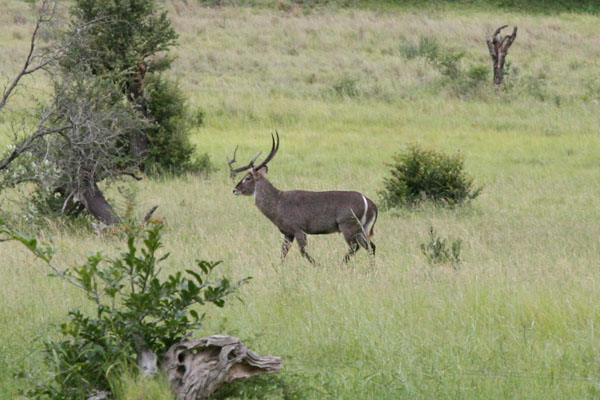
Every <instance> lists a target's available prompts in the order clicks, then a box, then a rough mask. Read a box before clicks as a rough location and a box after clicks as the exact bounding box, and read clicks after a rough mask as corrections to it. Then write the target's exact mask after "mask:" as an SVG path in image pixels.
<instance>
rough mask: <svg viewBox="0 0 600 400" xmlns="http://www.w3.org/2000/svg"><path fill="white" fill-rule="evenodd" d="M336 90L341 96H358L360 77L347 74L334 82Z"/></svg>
mask: <svg viewBox="0 0 600 400" xmlns="http://www.w3.org/2000/svg"><path fill="white" fill-rule="evenodd" d="M333 90H334V92H335V93H336V94H337V95H338V96H340V97H351V98H354V97H358V96H359V95H360V91H359V90H358V79H356V78H351V77H348V76H345V77H343V78H341V79H339V80H338V81H336V82H335V83H334V84H333Z"/></svg>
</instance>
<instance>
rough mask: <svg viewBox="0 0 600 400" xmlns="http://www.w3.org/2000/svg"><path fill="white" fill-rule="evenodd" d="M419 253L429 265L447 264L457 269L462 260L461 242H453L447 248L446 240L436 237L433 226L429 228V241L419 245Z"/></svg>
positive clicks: (458, 240)
mask: <svg viewBox="0 0 600 400" xmlns="http://www.w3.org/2000/svg"><path fill="white" fill-rule="evenodd" d="M419 247H420V249H421V252H422V253H423V255H424V256H425V258H426V259H427V262H429V264H431V265H437V264H448V265H450V266H452V268H454V269H458V265H459V264H460V262H461V260H462V258H461V255H460V251H461V247H462V240H460V239H457V240H453V241H452V242H451V243H450V247H448V239H442V238H441V237H439V236H438V235H437V233H436V232H435V230H434V229H433V226H432V227H430V228H429V241H428V242H426V243H421V244H420V245H419Z"/></svg>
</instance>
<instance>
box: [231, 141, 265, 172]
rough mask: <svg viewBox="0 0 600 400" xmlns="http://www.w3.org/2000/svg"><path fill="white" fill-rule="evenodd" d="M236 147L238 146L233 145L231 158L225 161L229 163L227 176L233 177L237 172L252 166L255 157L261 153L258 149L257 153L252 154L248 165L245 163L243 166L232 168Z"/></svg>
mask: <svg viewBox="0 0 600 400" xmlns="http://www.w3.org/2000/svg"><path fill="white" fill-rule="evenodd" d="M237 149H238V147H237V146H235V150H234V151H233V158H232V159H231V160H230V161H227V164H228V165H229V177H230V178H235V176H236V175H237V174H238V173H240V172H242V171H245V170H247V169H250V168H252V167H253V166H254V162H255V161H256V159H257V158H258V157H259V156H260V155H261V154H262V151H259V152H258V154H257V155H255V156H254V158H253V159H252V161H250V162H249V163H248V165H245V166H243V167H239V168H232V165H233V163H235V154H236V153H237Z"/></svg>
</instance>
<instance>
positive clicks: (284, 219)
mask: <svg viewBox="0 0 600 400" xmlns="http://www.w3.org/2000/svg"><path fill="white" fill-rule="evenodd" d="M275 135H276V137H275V136H273V134H271V139H272V142H273V143H272V147H271V152H270V153H269V155H268V156H267V157H266V158H265V159H264V160H263V161H262V162H261V163H260V164H258V165H254V162H255V161H256V159H257V158H258V157H259V156H260V154H261V153H258V154H257V155H256V156H255V157H254V158H253V159H252V160H251V161H250V163H248V164H247V165H245V166H243V167H240V168H235V169H234V168H233V167H232V165H233V164H234V163H235V154H236V152H237V146H236V148H235V150H234V152H233V159H232V160H231V161H229V162H228V164H229V170H230V176H231V177H232V178H234V177H235V176H236V175H237V174H238V173H240V172H243V171H248V172H247V173H246V175H244V177H243V178H242V180H241V181H240V182H239V183H238V184H237V185H236V186H235V189H233V194H234V195H236V196H239V195H244V196H253V197H254V202H255V204H256V207H258V209H259V210H260V211H261V212H262V213H263V214H264V215H265V216H266V217H267V218H268V219H269V220H271V222H272V223H273V224H275V226H277V228H278V229H279V231H280V232H281V233H282V234H283V237H284V240H283V246H282V248H281V260H282V261H283V259H285V257H286V255H287V253H288V251H289V249H290V247H291V245H292V243H293V242H294V239H295V240H296V241H297V242H298V245H299V247H300V253H301V254H302V256H303V257H304V258H306V259H307V260H308V261H309V262H310V263H311V264H314V263H315V260H314V259H313V258H312V257H311V256H310V255H309V254H308V253H307V252H306V244H307V241H306V235H320V234H328V233H335V232H341V233H342V234H343V235H344V239H345V240H346V243H348V246H350V250H349V251H348V253H347V254H346V255H345V256H344V258H343V262H344V263H347V262H348V260H349V259H350V258H351V257H352V256H353V255H354V254H355V253H356V252H357V251H358V250H359V248H360V247H359V246H362V247H363V248H364V249H365V250H367V252H369V253H371V255H372V256H375V248H376V246H375V243H373V241H372V238H373V227H374V225H375V221H376V220H377V206H376V205H375V203H373V201H371V200H369V199H368V198H367V197H365V196H364V195H363V194H361V193H358V192H347V191H327V192H310V191H305V190H290V191H282V190H279V189H277V188H276V187H275V186H273V184H272V183H271V182H269V180H268V179H267V171H268V167H267V164H268V163H269V162H270V161H271V160H272V159H273V157H275V154H276V153H277V150H279V134H278V133H277V132H275ZM369 247H370V250H369Z"/></svg>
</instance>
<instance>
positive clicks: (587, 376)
mask: <svg viewBox="0 0 600 400" xmlns="http://www.w3.org/2000/svg"><path fill="white" fill-rule="evenodd" d="M0 7H6V10H7V12H3V13H2V15H0V22H1V23H2V24H3V27H4V28H3V29H2V31H1V32H0V43H2V47H3V49H4V51H3V53H5V54H10V57H2V58H0V71H2V73H3V74H6V75H10V74H11V73H12V72H13V71H16V70H17V68H18V67H19V64H20V63H21V61H20V60H22V58H23V57H22V56H23V55H24V54H25V52H26V49H27V38H28V34H29V32H30V30H31V26H30V25H29V24H28V23H21V18H19V16H21V15H27V8H26V6H24V5H23V4H21V3H17V2H7V1H0ZM167 8H168V9H169V11H170V15H171V17H172V19H173V22H174V26H175V28H176V30H177V31H178V32H179V33H180V45H179V46H178V47H177V48H176V49H175V53H176V55H177V56H178V59H177V61H176V63H175V67H174V70H173V71H172V75H173V76H174V77H175V78H177V79H178V80H179V82H180V83H181V86H182V88H183V89H184V90H185V92H186V93H187V94H188V95H189V97H190V99H191V100H190V101H191V104H192V107H193V108H201V109H203V110H205V112H206V122H205V125H204V126H203V127H201V128H199V129H198V130H197V131H196V132H195V133H194V136H193V140H194V143H195V144H196V145H197V146H198V149H199V150H200V151H202V152H204V151H206V152H208V153H209V154H210V155H211V158H212V159H213V161H214V162H215V164H216V165H217V166H218V167H219V168H220V170H219V171H218V172H216V173H215V174H213V175H211V176H210V177H209V178H203V177H196V176H188V177H184V178H169V179H161V180H151V179H146V180H144V181H142V182H140V183H135V184H131V186H130V188H131V190H133V191H135V193H136V199H137V203H138V213H139V214H140V215H142V214H143V212H144V211H145V210H147V209H148V208H149V207H151V206H152V205H156V204H158V205H159V206H160V208H159V210H158V212H157V214H159V215H161V216H163V217H165V219H166V221H167V224H168V235H167V237H166V246H165V247H166V249H167V250H168V251H170V252H171V253H172V256H171V258H170V259H169V260H170V261H169V270H170V271H176V270H183V269H184V268H186V267H189V266H190V265H192V264H193V261H194V260H195V259H197V258H200V259H210V260H217V259H220V260H223V261H224V263H223V266H222V269H221V271H222V272H223V273H224V274H226V275H229V276H231V277H233V278H242V277H245V276H252V277H253V280H252V281H251V284H249V285H246V286H245V287H244V288H243V290H242V292H241V294H240V297H241V299H242V300H243V302H240V301H237V300H234V299H232V300H231V301H230V302H229V304H228V305H227V306H226V307H225V309H223V310H220V309H219V310H217V309H211V310H209V315H210V318H209V319H208V320H207V321H206V325H205V328H204V329H203V331H201V332H198V333H197V334H198V335H199V336H200V335H205V334H213V333H226V334H232V335H235V336H239V337H240V338H242V339H243V340H244V341H245V342H246V343H247V344H248V345H249V346H250V347H252V348H253V349H255V350H256V351H258V352H259V353H263V354H275V355H281V356H282V357H283V359H284V363H285V370H284V372H283V373H282V374H280V375H279V376H278V377H274V378H270V379H262V380H259V382H260V385H256V386H254V385H252V384H249V385H246V386H243V387H238V390H236V391H234V392H233V393H232V396H234V397H236V398H243V399H249V398H266V399H278V398H308V399H397V398H410V399H434V398H452V399H454V398H460V399H499V398H518V399H547V398H553V399H582V398H598V397H600V340H599V337H598V335H597V329H598V327H599V326H600V308H599V307H600V306H599V304H600V287H599V283H598V282H599V278H600V276H599V275H600V272H599V269H598V266H599V260H600V242H599V240H598V238H599V237H600V224H599V223H598V221H600V197H599V196H598V193H599V191H600V180H599V179H598V176H599V173H600V156H599V154H600V141H599V132H598V129H599V127H600V74H599V71H600V34H599V32H598V29H597V26H598V25H599V24H600V18H599V17H596V16H590V15H585V14H560V15H549V16H543V15H526V14H516V13H505V12H497V11H494V10H490V11H481V10H477V9H469V10H468V12H463V11H461V10H460V9H459V8H453V9H447V10H444V11H436V10H433V9H431V10H427V9H422V10H419V9H414V8H413V9H408V10H406V9H402V8H393V7H386V8H385V9H380V10H377V9H368V8H367V9H334V8H324V9H321V10H317V11H315V10H307V9H302V8H297V7H283V9H282V10H278V9H276V8H245V7H224V8H202V7H199V6H198V5H196V3H195V2H193V1H188V2H187V4H186V3H183V2H172V3H168V4H167ZM504 23H508V24H511V25H518V26H519V35H518V37H517V40H516V41H515V43H514V45H513V47H512V48H511V50H510V52H509V56H508V59H509V60H510V61H511V63H512V65H511V70H512V75H511V76H509V78H508V84H509V86H510V89H509V90H507V91H506V92H503V93H495V92H494V90H493V88H492V87H491V85H489V83H486V84H477V85H472V86H467V87H465V86H457V85H456V82H452V81H449V80H448V79H447V78H444V77H443V76H441V75H440V73H439V72H438V71H437V70H436V69H435V68H434V67H432V66H431V65H430V64H429V63H428V62H426V61H425V60H424V59H423V58H421V57H413V58H411V57H407V50H406V49H407V48H409V47H410V46H415V45H417V44H418V43H419V41H420V40H421V38H423V37H429V38H431V37H434V38H436V39H437V41H438V42H439V44H440V46H442V48H446V49H454V50H456V51H459V50H460V51H464V52H465V56H464V58H463V66H462V68H464V69H465V70H466V69H467V68H468V67H469V66H472V65H490V64H491V62H490V60H489V54H488V53H487V48H486V46H485V41H484V37H485V34H486V33H490V32H492V31H493V30H494V29H495V28H496V27H497V26H499V25H502V24H504ZM490 69H491V65H490ZM488 80H491V77H489V79H488ZM27 85H28V88H29V90H24V91H22V92H21V96H20V97H17V98H15V99H16V101H15V103H14V107H13V108H12V109H11V110H12V112H17V111H18V110H19V107H25V106H27V105H28V104H30V101H29V100H28V96H29V95H30V94H32V93H33V94H36V95H37V94H42V95H43V93H44V87H45V84H44V81H43V79H42V78H41V75H40V76H39V77H38V78H36V79H35V80H33V79H31V80H29V81H27ZM0 123H2V125H0V132H1V133H3V134H4V136H3V139H2V140H6V134H7V133H8V128H9V122H8V120H7V119H6V118H5V119H4V120H3V121H0ZM275 129H277V130H278V131H279V134H280V136H281V148H280V151H279V154H278V155H277V157H276V158H275V159H274V160H273V162H272V163H271V164H270V172H269V174H270V178H271V180H272V182H273V183H274V184H275V185H276V186H278V187H279V188H280V189H299V188H303V189H309V190H325V189H348V190H358V191H361V192H363V193H364V194H365V195H367V196H369V197H370V198H372V199H374V200H376V201H377V191H378V190H381V189H382V180H383V178H384V176H385V175H386V174H387V167H386V166H385V164H384V163H385V162H389V161H390V160H391V156H392V154H394V153H396V152H398V151H401V150H403V149H405V148H406V147H407V146H409V145H411V144H414V143H418V144H421V145H423V146H425V147H429V148H434V149H437V150H441V151H444V152H448V153H454V152H457V151H460V153H461V154H462V155H464V156H465V159H466V168H467V170H468V171H469V172H470V173H471V174H472V175H473V176H474V177H475V178H476V183H477V184H480V185H483V186H484V189H483V192H482V194H481V196H480V197H479V198H477V199H476V200H475V201H474V202H473V204H472V205H470V206H468V207H464V208H461V209H457V210H447V209H437V208H433V207H422V208H419V209H417V210H402V211H390V212H385V213H381V214H380V216H379V219H378V222H377V225H376V226H375V234H376V236H375V242H376V243H377V245H378V254H377V261H376V266H375V267H374V268H372V267H371V266H370V264H369V261H368V258H367V255H366V253H364V252H362V253H359V254H358V255H357V257H356V258H355V260H354V261H353V262H351V263H350V265H348V266H344V265H341V263H340V261H341V258H342V256H343V254H344V253H345V252H346V245H345V243H344V241H343V239H342V237H341V236H339V235H329V236H321V237H314V236H313V237H309V245H308V250H309V252H310V253H311V254H312V255H313V257H315V258H316V259H317V261H318V266H316V267H313V266H311V265H309V264H308V263H307V262H305V261H304V260H303V259H302V258H301V257H300V254H299V251H298V249H297V247H296V246H294V248H293V249H292V251H291V252H290V254H289V256H288V259H287V260H286V261H285V263H283V264H281V263H280V261H279V252H280V246H281V242H282V239H283V238H282V237H281V235H280V234H279V233H278V231H277V229H276V228H275V227H274V226H273V225H272V224H271V223H270V222H269V221H268V220H267V219H266V218H265V217H263V216H262V215H261V214H260V212H259V211H258V210H257V209H256V207H255V206H254V205H253V204H252V200H251V199H250V198H239V197H234V196H233V195H232V193H231V191H232V188H233V186H234V184H235V182H232V181H230V180H229V177H228V172H227V170H226V169H227V166H226V164H225V158H226V157H227V156H230V155H231V153H232V151H233V148H234V147H235V145H238V144H239V150H238V159H239V160H241V162H245V161H246V160H247V159H249V158H250V157H252V156H253V155H254V154H256V152H257V151H259V150H263V151H267V150H268V148H269V145H270V137H269V133H270V132H272V131H273V130H275ZM3 196H5V194H3ZM6 196H10V194H6ZM431 226H432V227H434V228H435V229H436V231H437V232H438V233H439V234H440V235H441V236H443V237H450V238H455V239H461V240H462V241H463V258H464V261H463V262H462V263H461V264H460V267H459V269H458V270H454V269H452V268H450V267H444V266H433V267H432V266H430V265H429V264H428V263H427V261H426V259H425V257H424V256H423V255H422V254H421V250H420V249H419V245H420V244H421V243H423V242H425V241H426V240H427V231H428V229H429V227H431ZM40 236H41V237H42V238H43V239H46V240H49V239H51V238H52V240H53V242H54V244H55V246H56V247H57V249H58V254H57V263H59V264H61V265H65V266H67V265H74V264H76V263H78V262H80V261H81V260H82V259H83V257H84V256H85V255H86V254H87V253H88V252H90V251H95V250H96V249H99V248H102V249H106V250H107V251H109V252H110V251H115V250H113V249H114V248H115V243H114V242H113V241H111V240H109V239H105V238H102V237H98V236H96V235H95V234H93V233H91V232H89V231H88V230H85V229H83V228H77V229H65V228H61V227H59V226H55V225H53V224H51V225H50V227H48V228H45V229H44V230H43V231H42V232H41V233H40ZM48 272H49V271H48V270H47V269H46V267H44V266H43V265H42V264H40V263H39V262H37V261H35V260H34V258H33V257H32V256H31V255H30V254H28V253H27V252H26V251H25V249H23V248H22V247H20V246H18V245H17V244H13V243H2V244H1V245H0V282H1V284H0V397H2V398H6V399H12V398H16V397H17V393H18V390H19V389H20V388H23V387H24V385H27V384H28V382H29V381H27V380H26V379H22V378H19V377H18V376H16V372H17V370H18V369H19V368H21V367H25V368H29V369H31V371H32V374H33V376H37V375H38V374H43V365H41V364H40V358H41V353H40V351H39V350H40V349H39V345H38V344H37V342H36V340H37V339H38V338H40V337H41V338H44V337H45V336H46V335H48V334H50V333H49V332H52V330H51V329H49V327H48V326H49V324H50V323H53V322H60V321H62V320H63V319H64V318H65V315H66V312H67V311H68V310H70V309H72V308H73V307H81V306H82V305H83V304H85V301H84V299H83V296H82V295H81V294H80V293H79V292H77V291H76V290H74V289H73V288H71V287H69V286H67V285H65V284H63V283H61V282H60V281H58V280H56V279H49V278H47V274H48ZM132 392H134V391H132ZM157 392H158V391H157ZM261 392H262V394H261ZM125 397H126V398H128V399H134V398H143V397H141V396H138V397H136V395H135V394H130V395H128V396H125ZM150 398H152V397H150ZM161 398H162V397H161Z"/></svg>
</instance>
